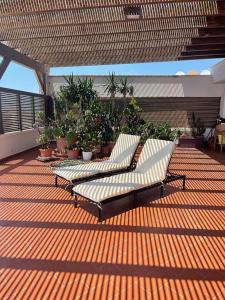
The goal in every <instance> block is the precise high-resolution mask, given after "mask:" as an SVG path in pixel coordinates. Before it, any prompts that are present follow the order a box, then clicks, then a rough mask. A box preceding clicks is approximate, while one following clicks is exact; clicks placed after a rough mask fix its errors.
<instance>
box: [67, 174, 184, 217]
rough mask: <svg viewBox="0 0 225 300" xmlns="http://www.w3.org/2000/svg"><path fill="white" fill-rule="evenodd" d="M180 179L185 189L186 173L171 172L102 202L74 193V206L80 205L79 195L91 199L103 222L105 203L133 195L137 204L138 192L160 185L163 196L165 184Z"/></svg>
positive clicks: (162, 195)
mask: <svg viewBox="0 0 225 300" xmlns="http://www.w3.org/2000/svg"><path fill="white" fill-rule="evenodd" d="M179 179H181V180H182V189H183V190H185V183H186V175H180V174H175V173H171V172H169V173H168V175H167V176H166V178H165V180H163V181H162V182H159V183H157V184H154V185H151V186H147V187H143V188H141V189H138V190H135V191H131V192H128V193H126V194H123V195H118V196H115V197H111V198H108V199H105V200H103V201H102V202H95V201H93V200H91V199H89V198H86V197H85V198H84V197H83V196H82V195H80V194H79V193H73V196H74V206H75V207H77V206H78V199H77V198H78V196H80V197H83V198H84V199H86V200H87V201H89V202H90V203H92V204H94V205H95V206H97V207H98V222H102V221H103V219H102V212H103V205H104V204H107V203H110V202H112V201H115V200H117V199H122V198H124V197H127V196H130V195H133V200H134V205H136V202H135V200H136V197H135V196H136V194H137V193H139V192H143V191H145V190H148V189H152V188H155V187H160V198H163V197H164V194H165V185H166V184H167V183H170V182H172V181H175V180H179Z"/></svg>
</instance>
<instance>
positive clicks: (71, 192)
mask: <svg viewBox="0 0 225 300" xmlns="http://www.w3.org/2000/svg"><path fill="white" fill-rule="evenodd" d="M70 194H71V197H73V194H74V193H73V185H71V191H70Z"/></svg>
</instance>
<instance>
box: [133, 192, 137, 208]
mask: <svg viewBox="0 0 225 300" xmlns="http://www.w3.org/2000/svg"><path fill="white" fill-rule="evenodd" d="M136 200H137V198H136V193H133V207H134V208H136V207H137V201H136Z"/></svg>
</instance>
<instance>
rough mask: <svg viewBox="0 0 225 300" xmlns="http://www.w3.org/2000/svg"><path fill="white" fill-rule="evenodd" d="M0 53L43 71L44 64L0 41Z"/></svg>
mask: <svg viewBox="0 0 225 300" xmlns="http://www.w3.org/2000/svg"><path fill="white" fill-rule="evenodd" d="M0 55H1V56H3V57H5V58H7V59H9V60H13V61H15V62H17V63H19V64H22V65H24V66H26V67H28V68H31V69H33V70H37V71H39V72H42V73H45V66H44V65H43V64H41V63H39V62H37V61H35V60H33V59H32V58H30V57H28V56H26V55H24V54H22V53H20V52H18V51H16V50H14V49H12V48H10V47H8V46H6V45H4V44H2V43H0Z"/></svg>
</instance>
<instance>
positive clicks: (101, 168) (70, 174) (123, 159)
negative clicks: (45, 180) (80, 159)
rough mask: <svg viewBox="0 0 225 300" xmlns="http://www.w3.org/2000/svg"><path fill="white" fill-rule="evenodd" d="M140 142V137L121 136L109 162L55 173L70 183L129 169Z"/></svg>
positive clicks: (79, 166)
mask: <svg viewBox="0 0 225 300" xmlns="http://www.w3.org/2000/svg"><path fill="white" fill-rule="evenodd" d="M139 141H140V136H136V135H129V134H120V135H119V137H118V139H117V142H116V145H115V147H114V149H113V151H112V153H111V156H110V158H109V160H107V161H102V162H91V163H86V164H79V165H75V166H69V167H61V168H57V169H55V170H54V171H53V173H54V174H55V175H57V176H60V177H62V178H64V179H66V180H68V181H74V180H78V179H82V178H86V177H90V176H93V175H97V174H101V173H107V172H111V171H116V170H118V171H119V170H122V169H125V168H128V167H129V166H130V164H131V160H132V158H133V155H134V153H135V150H136V148H137V146H138V143H139Z"/></svg>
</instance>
